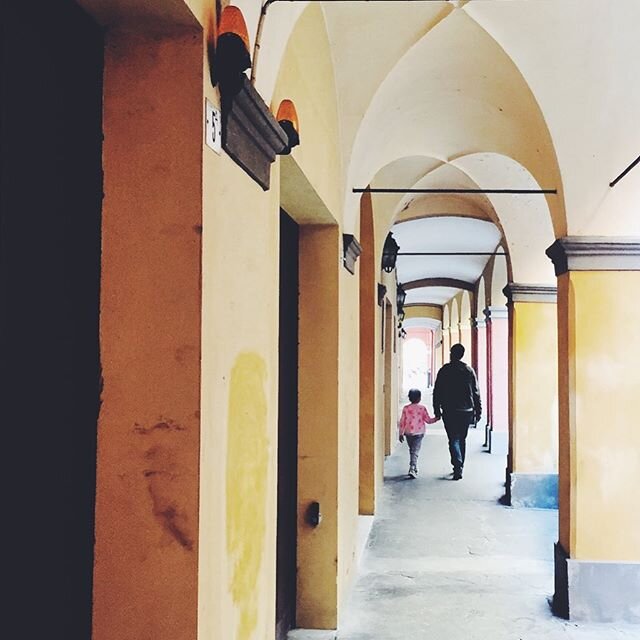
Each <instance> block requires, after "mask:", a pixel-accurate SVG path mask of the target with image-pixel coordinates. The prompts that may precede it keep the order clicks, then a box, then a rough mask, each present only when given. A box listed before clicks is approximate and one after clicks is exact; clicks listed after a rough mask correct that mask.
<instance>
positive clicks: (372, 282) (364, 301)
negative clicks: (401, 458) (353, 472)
mask: <svg viewBox="0 0 640 640" xmlns="http://www.w3.org/2000/svg"><path fill="white" fill-rule="evenodd" d="M360 243H361V245H362V255H361V256H360V271H359V278H360V338H359V339H360V383H359V386H360V393H359V403H360V407H359V412H360V418H359V421H360V445H359V467H358V468H359V487H360V489H359V513H361V514H367V515H372V514H373V513H374V510H375V502H376V490H377V488H378V486H379V483H378V481H377V479H378V478H379V477H380V473H379V472H378V471H379V470H378V469H377V468H376V467H377V465H380V464H381V460H382V459H383V458H382V455H381V452H380V451H378V447H377V446H376V443H377V440H378V439H377V437H376V411H375V409H376V355H377V350H376V346H377V342H376V324H377V319H378V315H377V304H376V297H377V291H376V288H377V285H376V268H375V266H376V265H375V263H376V261H375V245H374V235H373V212H372V209H371V194H369V193H364V194H363V195H362V199H361V201H360Z"/></svg>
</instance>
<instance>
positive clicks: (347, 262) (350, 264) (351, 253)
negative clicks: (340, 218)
mask: <svg viewBox="0 0 640 640" xmlns="http://www.w3.org/2000/svg"><path fill="white" fill-rule="evenodd" d="M342 245H343V249H344V255H343V260H342V264H343V265H344V268H345V269H346V270H347V271H348V272H349V273H351V274H354V273H355V272H356V260H357V259H358V256H359V255H360V254H361V253H362V247H361V246H360V243H359V242H358V241H357V240H356V237H355V236H354V235H352V234H350V233H343V234H342Z"/></svg>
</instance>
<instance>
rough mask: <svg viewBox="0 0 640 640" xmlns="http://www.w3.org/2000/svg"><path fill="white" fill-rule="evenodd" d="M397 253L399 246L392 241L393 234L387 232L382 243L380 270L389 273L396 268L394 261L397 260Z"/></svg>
mask: <svg viewBox="0 0 640 640" xmlns="http://www.w3.org/2000/svg"><path fill="white" fill-rule="evenodd" d="M398 251H400V246H399V245H398V243H397V242H396V241H395V240H394V239H393V234H392V233H391V232H389V233H388V234H387V238H386V240H385V241H384V247H383V248H382V270H383V271H386V272H387V273H391V272H392V271H393V270H394V269H395V267H396V260H397V258H398Z"/></svg>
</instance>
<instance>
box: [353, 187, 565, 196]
mask: <svg viewBox="0 0 640 640" xmlns="http://www.w3.org/2000/svg"><path fill="white" fill-rule="evenodd" d="M353 193H506V194H523V195H524V194H526V195H532V194H552V195H553V194H557V193H558V190H557V189H377V188H371V187H365V188H354V189H353Z"/></svg>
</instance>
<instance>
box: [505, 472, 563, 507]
mask: <svg viewBox="0 0 640 640" xmlns="http://www.w3.org/2000/svg"><path fill="white" fill-rule="evenodd" d="M507 498H508V501H509V504H510V505H511V506H512V507H526V508H529V509H557V508H558V474H557V473H507Z"/></svg>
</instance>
